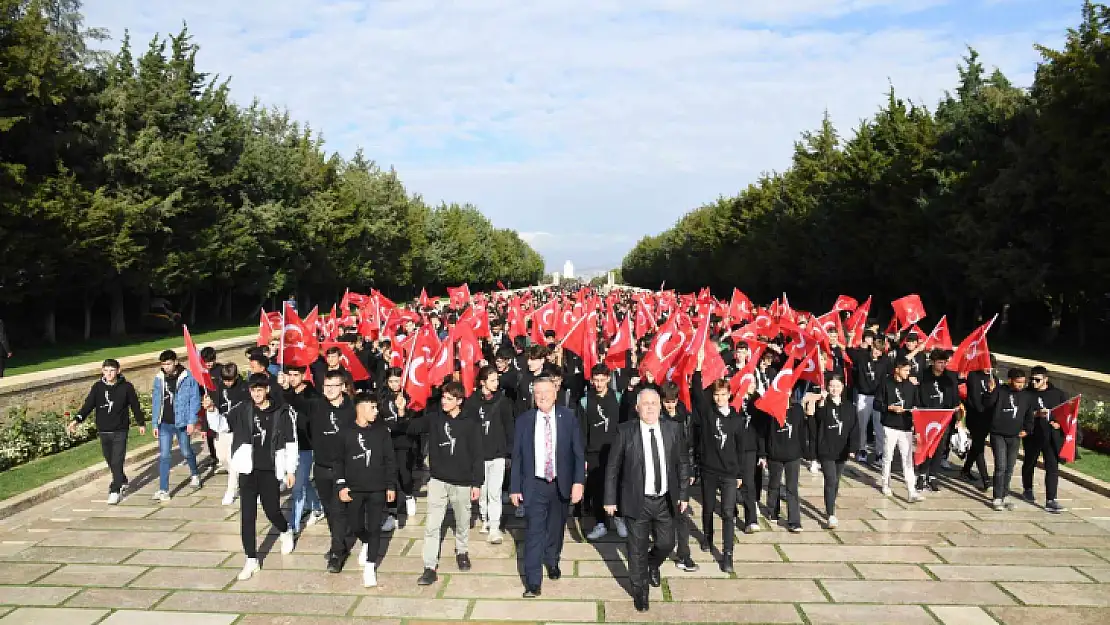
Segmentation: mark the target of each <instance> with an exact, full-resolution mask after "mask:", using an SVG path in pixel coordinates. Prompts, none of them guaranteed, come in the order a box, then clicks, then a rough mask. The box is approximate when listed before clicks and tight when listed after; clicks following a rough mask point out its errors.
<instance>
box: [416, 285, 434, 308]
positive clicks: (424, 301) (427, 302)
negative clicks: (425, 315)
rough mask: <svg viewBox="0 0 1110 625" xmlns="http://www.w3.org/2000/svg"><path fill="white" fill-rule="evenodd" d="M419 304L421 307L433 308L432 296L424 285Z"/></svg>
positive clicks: (421, 289) (421, 288)
mask: <svg viewBox="0 0 1110 625" xmlns="http://www.w3.org/2000/svg"><path fill="white" fill-rule="evenodd" d="M419 304H420V307H421V308H431V307H432V298H430V297H428V290H427V289H425V288H424V287H420V300H419Z"/></svg>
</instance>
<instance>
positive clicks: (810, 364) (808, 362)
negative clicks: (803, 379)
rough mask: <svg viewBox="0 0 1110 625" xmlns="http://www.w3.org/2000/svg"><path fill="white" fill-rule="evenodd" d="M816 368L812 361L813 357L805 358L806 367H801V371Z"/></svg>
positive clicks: (806, 371)
mask: <svg viewBox="0 0 1110 625" xmlns="http://www.w3.org/2000/svg"><path fill="white" fill-rule="evenodd" d="M816 370H817V365H816V364H815V363H814V362H813V359H812V358H806V368H805V369H803V370H802V371H804V372H805V373H809V372H810V371H816Z"/></svg>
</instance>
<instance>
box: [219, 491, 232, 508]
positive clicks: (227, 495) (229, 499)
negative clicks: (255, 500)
mask: <svg viewBox="0 0 1110 625" xmlns="http://www.w3.org/2000/svg"><path fill="white" fill-rule="evenodd" d="M220 503H222V504H223V505H225V506H230V505H231V504H233V503H235V491H233V490H229V491H227V492H226V493H224V499H223V501H221V502H220Z"/></svg>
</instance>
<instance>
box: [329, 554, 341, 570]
mask: <svg viewBox="0 0 1110 625" xmlns="http://www.w3.org/2000/svg"><path fill="white" fill-rule="evenodd" d="M342 571H343V559H342V558H340V557H339V556H338V555H337V554H334V553H332V554H328V573H340V572H342Z"/></svg>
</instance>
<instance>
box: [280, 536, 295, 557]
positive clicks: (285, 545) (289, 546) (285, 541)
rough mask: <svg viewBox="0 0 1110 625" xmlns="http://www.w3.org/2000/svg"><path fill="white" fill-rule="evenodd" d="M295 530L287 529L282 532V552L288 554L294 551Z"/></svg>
mask: <svg viewBox="0 0 1110 625" xmlns="http://www.w3.org/2000/svg"><path fill="white" fill-rule="evenodd" d="M294 544H295V543H294V542H293V530H286V531H284V532H282V533H281V554H282V555H287V554H290V553H293V546H294Z"/></svg>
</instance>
